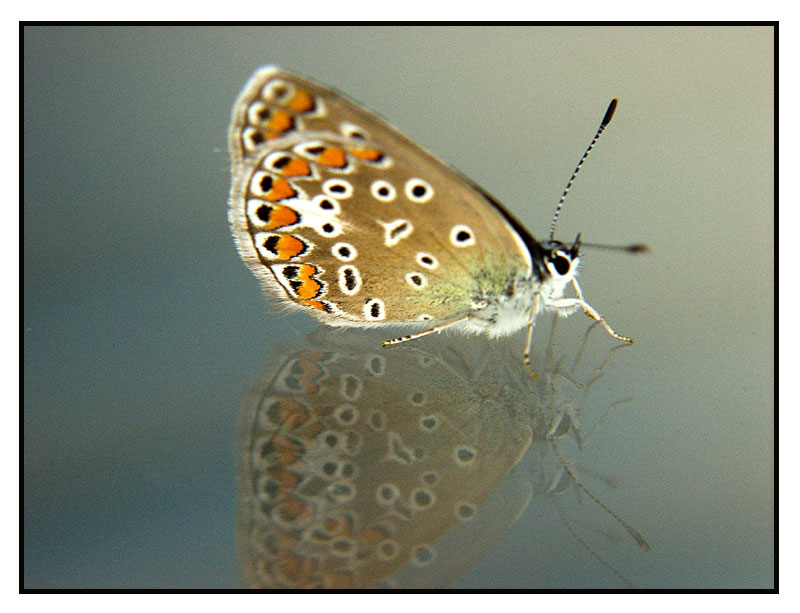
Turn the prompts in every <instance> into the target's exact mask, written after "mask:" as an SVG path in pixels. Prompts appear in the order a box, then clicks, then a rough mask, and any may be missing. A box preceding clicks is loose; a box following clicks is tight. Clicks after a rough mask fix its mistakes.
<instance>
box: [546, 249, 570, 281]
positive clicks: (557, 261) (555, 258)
mask: <svg viewBox="0 0 800 613" xmlns="http://www.w3.org/2000/svg"><path fill="white" fill-rule="evenodd" d="M550 262H551V263H552V264H553V268H554V269H555V271H556V272H557V273H558V274H559V275H561V276H562V277H563V276H564V275H566V274H567V273H568V272H569V269H570V268H571V267H572V261H571V260H570V259H569V258H567V257H565V256H564V254H563V253H562V252H560V251H558V252H556V253H553V254H551V256H550Z"/></svg>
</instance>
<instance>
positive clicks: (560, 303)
mask: <svg viewBox="0 0 800 613" xmlns="http://www.w3.org/2000/svg"><path fill="white" fill-rule="evenodd" d="M572 286H573V287H574V288H575V293H576V294H578V297H577V298H560V299H558V300H554V301H553V302H551V303H550V305H548V306H550V307H554V308H555V309H564V310H567V309H571V308H576V307H581V308H582V309H583V312H584V313H586V315H587V316H588V317H591V318H592V319H594V320H596V321H599V322H600V325H602V326H603V327H604V328H605V329H606V332H608V333H609V334H610V335H611V336H613V337H614V338H615V339H617V340H619V341H622V342H623V343H632V342H633V339H632V338H629V337H627V336H622V335H621V334H617V333H616V332H614V330H613V329H612V328H611V326H609V325H608V323H607V322H606V320H605V319H604V318H603V316H602V315H600V313H598V312H597V311H595V310H594V308H593V307H592V305H590V304H589V303H588V302H586V301H585V300H584V299H583V292H581V286H580V285H578V281H577V280H576V279H572Z"/></svg>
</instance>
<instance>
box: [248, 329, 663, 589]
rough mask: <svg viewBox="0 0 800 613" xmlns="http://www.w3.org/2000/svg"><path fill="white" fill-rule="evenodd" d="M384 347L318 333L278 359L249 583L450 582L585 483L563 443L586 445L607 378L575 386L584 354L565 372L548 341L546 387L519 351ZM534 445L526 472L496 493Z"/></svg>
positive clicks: (260, 464)
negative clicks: (586, 423) (545, 504)
mask: <svg viewBox="0 0 800 613" xmlns="http://www.w3.org/2000/svg"><path fill="white" fill-rule="evenodd" d="M553 332H555V329H553ZM381 338H382V337H381V336H380V335H375V334H369V333H364V332H363V331H362V332H356V333H353V332H352V331H347V332H339V333H331V332H330V331H329V330H327V329H320V330H317V331H315V332H314V333H313V334H312V335H310V339H309V340H310V342H309V344H308V345H307V347H305V348H303V349H298V350H296V351H289V352H286V353H281V352H275V353H274V354H272V355H270V356H269V358H268V360H267V365H266V367H265V369H264V371H263V372H262V373H261V374H260V375H259V377H258V378H257V380H256V382H255V383H254V385H253V387H252V389H251V390H250V392H249V393H248V395H247V397H246V399H245V402H244V404H243V407H242V417H241V430H240V438H239V445H238V450H239V451H238V452H239V462H240V464H239V498H238V505H239V526H238V545H239V552H240V557H241V564H242V574H243V576H244V578H245V583H246V584H247V585H248V586H251V587H269V588H297V587H300V588H309V587H316V588H326V587H327V588H368V587H405V588H420V587H421V588H437V587H438V588H442V587H448V586H449V585H450V584H451V583H452V582H453V580H454V579H457V578H458V577H459V576H461V575H462V574H463V573H464V572H465V571H466V570H467V569H468V568H470V567H471V566H473V565H474V564H475V563H476V562H477V561H478V560H479V559H480V557H481V556H482V555H483V554H484V553H485V552H486V550H487V549H488V548H489V547H490V546H491V545H493V544H494V542H495V541H497V540H499V539H500V538H502V536H503V534H504V532H505V530H507V529H508V528H509V526H510V525H511V524H512V523H513V522H514V521H515V520H516V518H517V517H518V516H519V514H520V513H522V512H523V511H524V509H525V506H526V504H527V502H528V499H529V497H530V495H531V491H532V489H535V490H536V492H537V493H538V494H539V495H548V496H552V497H556V496H560V495H562V494H564V493H565V492H566V491H567V490H569V489H570V487H571V486H573V485H575V480H576V479H578V477H577V476H576V473H577V472H578V468H577V465H576V463H575V459H574V458H570V459H569V460H568V459H567V457H566V456H565V455H564V453H565V452H564V451H563V450H562V449H561V447H562V446H563V443H562V442H561V439H563V438H564V437H567V436H570V437H572V438H574V439H575V441H576V443H577V445H578V447H582V446H583V444H584V443H585V441H584V440H583V438H582V436H581V432H580V429H579V427H578V424H579V423H580V421H581V419H582V417H583V413H584V408H585V407H584V403H585V400H586V398H587V397H588V395H589V393H590V389H591V386H592V384H593V383H594V382H595V381H596V380H597V379H599V377H600V376H601V375H602V369H601V368H600V367H598V368H597V369H595V371H594V372H591V374H590V375H589V376H588V378H587V381H586V382H585V383H581V382H578V381H575V380H574V379H573V378H572V377H574V376H575V371H577V370H578V369H579V368H580V361H581V357H582V354H583V349H584V347H583V346H582V347H581V349H580V350H579V351H578V355H576V356H575V357H574V358H573V360H572V361H571V364H570V365H569V366H565V365H564V364H563V362H565V361H566V360H565V358H564V357H561V358H559V359H557V360H556V359H555V358H554V356H553V355H552V353H551V352H552V350H553V349H554V347H553V342H552V340H551V342H550V344H549V346H548V354H547V355H546V356H545V355H542V356H538V355H537V356H536V357H535V359H534V368H535V369H536V370H537V373H538V378H537V380H536V381H535V382H534V380H533V379H532V378H531V377H530V375H529V374H528V373H527V372H526V371H525V369H524V367H523V364H522V362H521V360H520V355H519V347H518V346H517V345H518V344H517V343H509V342H505V341H497V342H490V341H489V340H487V339H485V338H478V339H465V338H463V337H453V338H449V339H446V340H444V339H441V338H438V339H430V340H426V341H424V342H423V341H420V342H417V343H406V344H405V345H401V346H398V347H394V348H392V350H391V351H382V350H380V349H379V347H380V340H381ZM621 348H622V347H617V349H621ZM610 358H611V352H610V351H609V354H608V357H607V359H606V360H605V361H604V363H603V364H602V365H601V367H602V366H604V365H605V362H607V361H608V359H610ZM628 400H630V399H628ZM614 404H620V403H619V402H617V403H614ZM603 416H604V415H603ZM584 436H586V435H585V434H584ZM531 441H533V442H534V445H533V448H531V449H530V453H529V454H528V455H529V456H530V457H527V458H526V461H525V462H523V466H524V468H523V467H521V468H520V470H519V471H517V472H518V474H517V475H515V478H514V479H511V481H512V483H510V484H509V485H508V486H506V487H505V488H502V490H503V491H504V492H505V494H503V495H502V496H498V494H493V492H494V490H495V489H496V488H498V486H500V485H501V484H502V483H503V482H504V480H505V479H506V477H507V475H508V473H509V471H510V470H511V469H512V468H514V467H515V466H516V465H517V463H518V462H520V459H521V458H522V456H523V454H525V453H526V451H528V450H529V447H530V446H531ZM578 483H580V482H578ZM534 486H535V487H534ZM575 486H576V487H579V488H580V487H581V485H575ZM584 487H585V486H584ZM583 491H584V492H587V493H588V490H585V489H584V490H583ZM489 494H492V496H493V497H494V500H495V502H494V504H492V503H491V502H489V503H486V497H487V496H488V495H489ZM594 500H595V502H596V498H595V499H594ZM485 503H486V504H485ZM601 508H602V507H601ZM584 515H585V513H584ZM620 525H622V526H625V525H626V524H624V523H620ZM565 526H566V527H567V530H568V531H570V532H572V527H571V525H570V522H569V521H568V520H566V519H565ZM456 527H458V528H459V530H458V534H455V531H454V529H455V528H456ZM627 529H628V530H630V531H631V534H632V535H633V536H634V538H636V539H637V540H638V542H639V543H640V546H641V547H642V548H643V549H646V550H649V546H648V545H647V544H646V543H645V541H644V539H642V538H641V536H639V535H638V533H636V531H635V530H633V529H632V528H629V527H628V528H627ZM451 531H454V534H450V532H451ZM584 531H585V530H584ZM573 534H574V533H573ZM444 537H448V538H447V540H446V541H445V542H444V543H440V541H441V540H442V539H443V538H444ZM574 537H575V538H576V539H577V540H578V542H582V541H581V540H580V536H578V535H577V534H574ZM601 561H602V559H601ZM610 570H611V572H613V573H616V571H615V570H613V569H610ZM620 581H621V582H622V583H621V585H623V584H624V585H628V586H629V585H630V584H629V583H627V581H626V580H625V579H624V578H622V577H620Z"/></svg>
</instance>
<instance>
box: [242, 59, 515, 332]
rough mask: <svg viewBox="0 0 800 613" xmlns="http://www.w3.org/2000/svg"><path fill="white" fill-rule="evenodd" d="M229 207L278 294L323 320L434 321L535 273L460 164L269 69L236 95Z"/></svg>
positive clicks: (254, 261) (257, 266)
mask: <svg viewBox="0 0 800 613" xmlns="http://www.w3.org/2000/svg"><path fill="white" fill-rule="evenodd" d="M230 152H231V163H232V188H231V199H230V206H231V208H230V218H231V223H232V227H233V232H234V235H235V237H236V241H237V245H238V248H239V251H240V253H241V254H242V257H243V258H244V260H245V261H246V262H247V264H248V265H249V266H250V267H251V269H252V270H253V271H254V272H255V274H256V276H257V277H258V278H259V279H260V280H261V282H262V285H263V287H264V288H265V289H266V290H267V291H269V292H271V293H272V294H273V295H275V296H278V297H281V298H284V299H285V298H288V299H289V300H290V301H291V303H294V304H296V305H299V306H301V307H306V308H307V309H309V310H310V312H312V313H314V314H316V315H318V316H319V317H320V318H321V319H323V320H324V321H326V323H335V324H340V325H374V324H376V323H378V324H380V323H385V324H389V323H412V322H421V321H433V322H441V321H446V320H449V319H453V318H456V317H458V316H460V315H464V314H465V313H467V312H468V311H469V310H470V309H471V308H473V306H474V303H475V301H476V299H477V297H479V296H481V295H487V294H488V295H498V294H500V293H502V292H503V291H504V288H505V287H506V286H507V285H508V283H509V279H511V278H513V277H515V276H520V275H525V274H526V273H529V271H530V266H531V264H530V256H529V255H528V251H527V249H526V248H525V246H524V244H523V242H522V239H521V238H520V237H519V235H518V233H517V232H515V231H514V230H513V229H512V228H510V226H509V224H508V222H507V221H506V219H505V218H504V216H503V214H501V213H500V212H499V211H498V210H497V209H496V208H495V207H493V206H491V205H487V204H488V203H487V200H486V199H485V198H484V197H483V196H482V195H481V194H480V193H479V192H478V191H476V190H475V189H473V187H472V186H471V185H470V184H469V183H468V182H467V181H465V180H464V179H463V178H462V177H461V176H460V175H459V174H458V173H456V172H455V171H453V170H452V169H451V168H449V167H447V166H446V165H444V164H443V163H441V162H439V161H438V160H437V159H436V158H434V157H433V156H431V155H430V154H428V153H427V152H426V151H424V150H423V149H422V148H420V147H418V146H417V145H415V144H414V143H412V142H411V141H410V140H408V139H407V138H405V137H404V136H402V135H401V134H400V133H399V132H397V131H396V130H395V129H394V128H392V127H391V126H389V125H388V124H386V123H385V122H384V121H383V120H381V119H379V118H378V117H376V116H375V115H373V114H372V113H370V112H368V111H366V110H365V109H363V108H362V107H360V106H358V105H356V104H355V103H353V102H351V101H349V100H347V99H346V98H345V97H343V96H342V95H340V94H338V93H336V92H334V91H331V90H328V89H325V88H323V87H320V86H319V85H316V84H314V83H312V82H309V81H307V80H305V79H302V78H300V77H297V76H296V75H293V74H291V73H288V72H285V71H281V70H278V69H275V68H268V69H264V70H262V71H259V72H258V73H257V74H256V75H255V76H254V77H253V78H252V79H251V81H250V82H249V83H248V85H247V86H246V87H245V90H244V91H243V93H242V94H241V96H240V98H239V100H238V101H237V103H236V105H235V107H234V112H233V119H232V123H231V130H230Z"/></svg>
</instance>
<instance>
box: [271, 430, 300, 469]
mask: <svg viewBox="0 0 800 613" xmlns="http://www.w3.org/2000/svg"><path fill="white" fill-rule="evenodd" d="M272 446H273V449H274V450H275V455H277V456H278V460H279V461H280V463H281V464H282V465H284V466H288V465H289V464H291V463H292V462H294V461H295V460H296V459H297V458H299V457H300V452H301V448H300V445H298V444H297V443H295V442H294V441H291V440H289V439H288V438H286V437H285V436H276V437H275V438H274V439H272Z"/></svg>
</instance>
